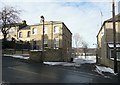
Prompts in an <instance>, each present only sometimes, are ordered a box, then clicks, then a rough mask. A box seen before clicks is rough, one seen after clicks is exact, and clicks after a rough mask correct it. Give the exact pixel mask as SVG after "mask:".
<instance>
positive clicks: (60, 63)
mask: <svg viewBox="0 0 120 85" xmlns="http://www.w3.org/2000/svg"><path fill="white" fill-rule="evenodd" d="M43 63H44V64H48V65H62V64H64V63H67V62H43Z"/></svg>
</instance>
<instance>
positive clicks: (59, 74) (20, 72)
mask: <svg viewBox="0 0 120 85" xmlns="http://www.w3.org/2000/svg"><path fill="white" fill-rule="evenodd" d="M84 68H88V69H86V70H85V69H84ZM90 68H91V67H90ZM90 68H89V67H85V66H84V65H83V66H81V67H80V68H75V67H63V66H49V65H44V64H40V63H27V62H24V61H23V60H20V59H15V58H11V57H3V58H2V81H3V82H7V83H116V82H117V79H112V78H105V77H103V76H102V75H99V74H97V73H96V72H95V71H92V70H91V69H90Z"/></svg>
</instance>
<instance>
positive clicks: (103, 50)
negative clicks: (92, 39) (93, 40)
mask: <svg viewBox="0 0 120 85" xmlns="http://www.w3.org/2000/svg"><path fill="white" fill-rule="evenodd" d="M119 25H120V22H116V42H117V43H120V27H119ZM103 30H104V34H103V33H102V32H103ZM97 38H98V39H97V40H98V63H101V64H104V65H106V66H110V67H111V68H114V62H113V60H111V59H110V53H109V48H108V43H111V42H113V23H112V22H106V23H105V24H104V25H103V27H102V30H101V31H100V32H99V34H98V37H97ZM119 69H120V62H119V61H118V70H119ZM119 72H120V70H119Z"/></svg>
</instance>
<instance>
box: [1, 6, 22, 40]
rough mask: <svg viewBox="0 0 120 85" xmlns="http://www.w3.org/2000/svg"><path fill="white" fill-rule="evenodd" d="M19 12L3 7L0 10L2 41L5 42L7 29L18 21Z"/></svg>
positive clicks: (12, 8)
mask: <svg viewBox="0 0 120 85" xmlns="http://www.w3.org/2000/svg"><path fill="white" fill-rule="evenodd" d="M19 14H20V10H16V9H15V8H14V7H8V6H5V7H3V8H2V9H1V10H0V30H1V32H2V33H3V36H4V40H6V37H7V34H8V33H9V29H10V28H11V27H12V26H13V25H15V23H16V22H18V21H19V20H20V18H19Z"/></svg>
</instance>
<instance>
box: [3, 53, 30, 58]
mask: <svg viewBox="0 0 120 85" xmlns="http://www.w3.org/2000/svg"><path fill="white" fill-rule="evenodd" d="M3 56H10V57H14V58H20V59H29V57H24V56H23V55H8V54H4V55H3Z"/></svg>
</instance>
